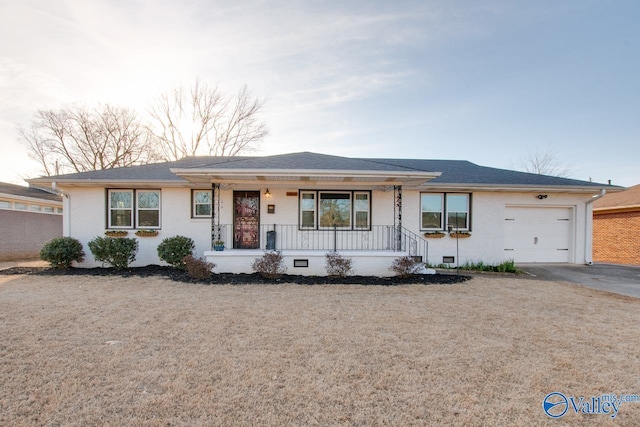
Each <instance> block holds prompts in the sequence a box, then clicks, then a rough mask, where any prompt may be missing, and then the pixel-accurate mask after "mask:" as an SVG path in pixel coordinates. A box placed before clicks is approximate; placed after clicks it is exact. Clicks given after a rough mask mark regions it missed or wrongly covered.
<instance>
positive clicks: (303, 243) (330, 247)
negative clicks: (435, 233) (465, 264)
mask: <svg viewBox="0 0 640 427" xmlns="http://www.w3.org/2000/svg"><path fill="white" fill-rule="evenodd" d="M259 233H260V234H259V248H260V249H264V250H311V251H395V252H405V253H408V254H409V255H412V256H420V257H422V259H423V261H425V262H426V261H427V259H428V255H429V245H428V242H427V241H426V240H425V239H423V238H422V237H420V236H418V235H417V234H415V233H413V232H411V231H409V230H407V229H406V228H400V229H399V228H398V227H395V226H392V225H374V226H372V227H371V229H368V230H348V229H341V228H340V227H334V228H327V229H320V230H305V229H300V228H299V227H298V226H297V225H295V224H261V225H260V230H259ZM216 235H219V236H220V238H221V240H223V241H224V242H225V245H226V247H227V248H229V249H231V248H233V247H234V246H233V242H234V236H233V227H232V226H231V225H230V224H221V225H220V226H219V230H216Z"/></svg>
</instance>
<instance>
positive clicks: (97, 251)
mask: <svg viewBox="0 0 640 427" xmlns="http://www.w3.org/2000/svg"><path fill="white" fill-rule="evenodd" d="M89 250H91V253H92V254H93V257H94V258H95V259H96V261H100V262H106V263H107V264H109V265H111V266H112V267H114V268H117V269H123V268H127V267H128V266H129V264H130V263H132V262H133V261H134V260H135V259H136V254H137V253H138V241H137V240H136V239H129V238H114V237H96V238H94V239H93V240H91V241H90V242H89Z"/></svg>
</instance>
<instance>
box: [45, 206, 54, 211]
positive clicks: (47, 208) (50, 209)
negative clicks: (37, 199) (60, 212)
mask: <svg viewBox="0 0 640 427" xmlns="http://www.w3.org/2000/svg"><path fill="white" fill-rule="evenodd" d="M44 211H45V212H47V213H53V207H51V206H45V207H44Z"/></svg>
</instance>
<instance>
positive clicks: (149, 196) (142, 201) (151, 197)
mask: <svg viewBox="0 0 640 427" xmlns="http://www.w3.org/2000/svg"><path fill="white" fill-rule="evenodd" d="M158 207H160V193H158V192H157V191H140V192H138V209H158Z"/></svg>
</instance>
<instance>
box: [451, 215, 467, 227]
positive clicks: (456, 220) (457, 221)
mask: <svg viewBox="0 0 640 427" xmlns="http://www.w3.org/2000/svg"><path fill="white" fill-rule="evenodd" d="M448 220H449V225H451V226H453V228H467V213H466V212H449V215H448Z"/></svg>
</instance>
